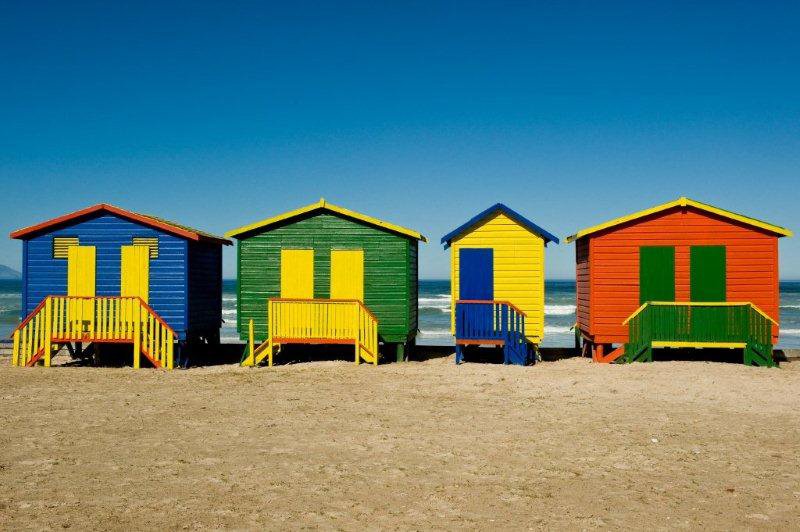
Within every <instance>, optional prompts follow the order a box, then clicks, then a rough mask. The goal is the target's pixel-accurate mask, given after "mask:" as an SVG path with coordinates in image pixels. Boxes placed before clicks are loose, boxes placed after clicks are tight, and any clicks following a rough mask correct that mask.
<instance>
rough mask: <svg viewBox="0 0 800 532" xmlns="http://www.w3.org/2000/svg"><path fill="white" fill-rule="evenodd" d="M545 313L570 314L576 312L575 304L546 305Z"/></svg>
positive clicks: (554, 314) (551, 314) (552, 314)
mask: <svg viewBox="0 0 800 532" xmlns="http://www.w3.org/2000/svg"><path fill="white" fill-rule="evenodd" d="M544 313H545V314H546V315H548V316H569V315H570V314H575V305H545V306H544Z"/></svg>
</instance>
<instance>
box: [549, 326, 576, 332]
mask: <svg viewBox="0 0 800 532" xmlns="http://www.w3.org/2000/svg"><path fill="white" fill-rule="evenodd" d="M570 329H571V327H570V326H569V325H545V326H544V332H546V333H552V334H565V333H571V332H572V331H571V330H570Z"/></svg>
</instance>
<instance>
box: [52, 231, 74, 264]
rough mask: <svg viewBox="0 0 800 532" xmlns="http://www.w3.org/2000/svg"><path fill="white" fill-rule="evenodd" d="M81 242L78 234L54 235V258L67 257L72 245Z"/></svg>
mask: <svg viewBox="0 0 800 532" xmlns="http://www.w3.org/2000/svg"><path fill="white" fill-rule="evenodd" d="M78 245H80V242H79V241H78V237H77V236H56V237H53V258H54V259H66V258H67V251H68V250H69V248H70V247H71V246H78Z"/></svg>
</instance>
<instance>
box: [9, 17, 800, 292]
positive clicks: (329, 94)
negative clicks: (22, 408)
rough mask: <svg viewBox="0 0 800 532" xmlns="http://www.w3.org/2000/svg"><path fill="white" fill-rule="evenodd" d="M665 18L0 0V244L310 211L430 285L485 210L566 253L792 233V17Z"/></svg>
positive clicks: (553, 260)
mask: <svg viewBox="0 0 800 532" xmlns="http://www.w3.org/2000/svg"><path fill="white" fill-rule="evenodd" d="M674 4H675V3H673V2H642V1H637V2H630V3H612V2H573V3H571V2H531V1H528V2H494V1H492V2H489V1H487V2H466V1H458V2H434V1H424V2H411V1H403V2H395V3H389V2H364V3H349V2H342V1H336V2H330V3H322V2H313V3H308V4H304V3H302V2H286V3H285V4H284V5H280V4H278V3H277V2H252V3H250V2H227V1H219V2H199V1H196V2H195V1H193V2H185V3H184V2H163V1H159V2H126V3H123V2H109V1H100V2H80V1H75V2H52V3H48V2H4V3H3V5H2V7H0V50H2V54H0V96H2V97H1V98H0V182H1V183H2V191H3V194H4V197H5V201H4V202H3V205H2V209H1V210H0V212H2V214H1V215H0V230H1V231H3V233H4V234H6V235H7V234H8V232H10V231H11V230H13V229H16V228H18V227H22V226H26V225H30V224H32V223H36V222H39V221H42V220H44V219H48V218H50V217H53V216H57V215H60V214H63V213H65V212H69V211H73V210H77V209H79V208H82V207H85V206H87V205H90V204H94V203H99V202H109V203H113V204H117V205H119V206H122V207H125V208H128V209H131V210H135V211H140V212H144V213H150V214H155V215H158V216H162V217H165V218H171V219H174V220H175V221H178V222H181V223H184V224H187V225H193V226H196V227H198V228H201V229H205V230H209V231H212V232H217V233H222V232H224V231H226V230H228V229H231V228H234V227H237V226H240V225H243V224H246V223H249V222H252V221H256V220H259V219H262V218H265V217H268V216H271V215H275V214H278V213H281V212H284V211H287V210H290V209H293V208H296V207H299V206H302V205H305V204H308V203H311V202H314V201H317V200H318V199H319V198H320V197H321V196H324V197H325V198H326V199H327V200H328V201H330V202H332V203H337V204H340V205H343V206H346V207H348V208H351V209H354V210H357V211H361V212H364V213H366V214H370V215H373V216H376V217H379V218H383V219H385V220H388V221H391V222H395V223H398V224H401V225H405V226H408V227H411V228H413V229H416V230H418V231H421V232H422V233H423V234H425V235H427V236H428V237H429V239H430V243H429V244H427V245H423V246H422V251H421V255H420V271H421V275H422V276H423V277H424V278H445V277H447V276H448V260H449V258H448V255H447V253H446V252H445V251H443V250H442V247H441V246H440V245H439V243H438V241H439V238H440V237H441V236H442V235H443V234H445V233H446V232H448V231H450V230H451V229H453V228H455V227H456V226H458V225H460V224H461V223H462V222H464V221H465V220H467V219H468V218H470V217H471V216H473V215H474V214H476V213H477V212H479V211H480V210H483V209H484V208H486V207H488V206H489V205H491V204H493V203H496V202H498V201H500V202H504V203H506V204H507V205H508V206H510V207H512V208H513V209H516V210H518V211H519V212H521V213H522V214H524V215H526V216H527V217H528V218H530V219H531V220H533V221H534V222H536V223H537V224H539V225H541V226H542V227H544V228H546V229H548V230H549V231H550V232H552V233H554V234H556V235H559V236H562V237H563V236H566V235H568V234H571V233H573V232H575V231H576V230H578V229H580V228H582V227H585V226H589V225H594V224H596V223H599V222H602V221H604V220H606V219H609V218H614V217H617V216H620V215H623V214H627V213H629V212H632V211H636V210H640V209H642V208H646V207H649V206H652V205H654V204H657V203H662V202H665V201H669V200H672V199H675V198H677V197H678V196H681V195H686V196H689V197H692V198H695V199H698V200H701V201H705V202H709V203H712V204H715V205H718V206H720V207H723V208H727V209H731V210H734V211H737V212H741V213H744V214H748V215H751V216H754V217H757V218H761V219H765V220H767V221H769V222H772V223H776V224H778V225H784V226H787V227H789V228H792V229H793V230H795V231H796V232H800V214H798V201H799V200H800V194H799V193H798V186H800V31H798V28H800V3H798V2H796V1H795V2H786V3H770V2H741V3H740V2H731V1H727V2H718V3H716V2H715V3H706V4H702V3H699V2H687V3H686V4H685V5H683V6H679V5H678V6H676V5H674ZM548 250H549V254H548V256H547V272H548V276H549V277H551V278H573V277H574V247H573V246H570V245H561V246H553V247H552V248H548ZM20 253H21V244H20V243H19V242H17V241H12V240H9V239H7V238H5V237H3V238H0V263H3V264H7V265H10V266H12V267H14V268H16V269H19V268H20ZM781 254H782V255H781V274H782V277H784V278H794V279H797V278H800V237H795V238H790V239H782V241H781ZM234 260H235V252H234V251H233V248H227V249H226V252H225V273H226V277H232V276H233V275H234V272H235V268H234Z"/></svg>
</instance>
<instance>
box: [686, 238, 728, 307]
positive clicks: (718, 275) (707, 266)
mask: <svg viewBox="0 0 800 532" xmlns="http://www.w3.org/2000/svg"><path fill="white" fill-rule="evenodd" d="M726 270H727V268H726V267H725V246H692V247H691V249H690V250H689V286H690V288H689V297H690V298H691V300H692V301H725V300H726V298H725V274H726Z"/></svg>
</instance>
